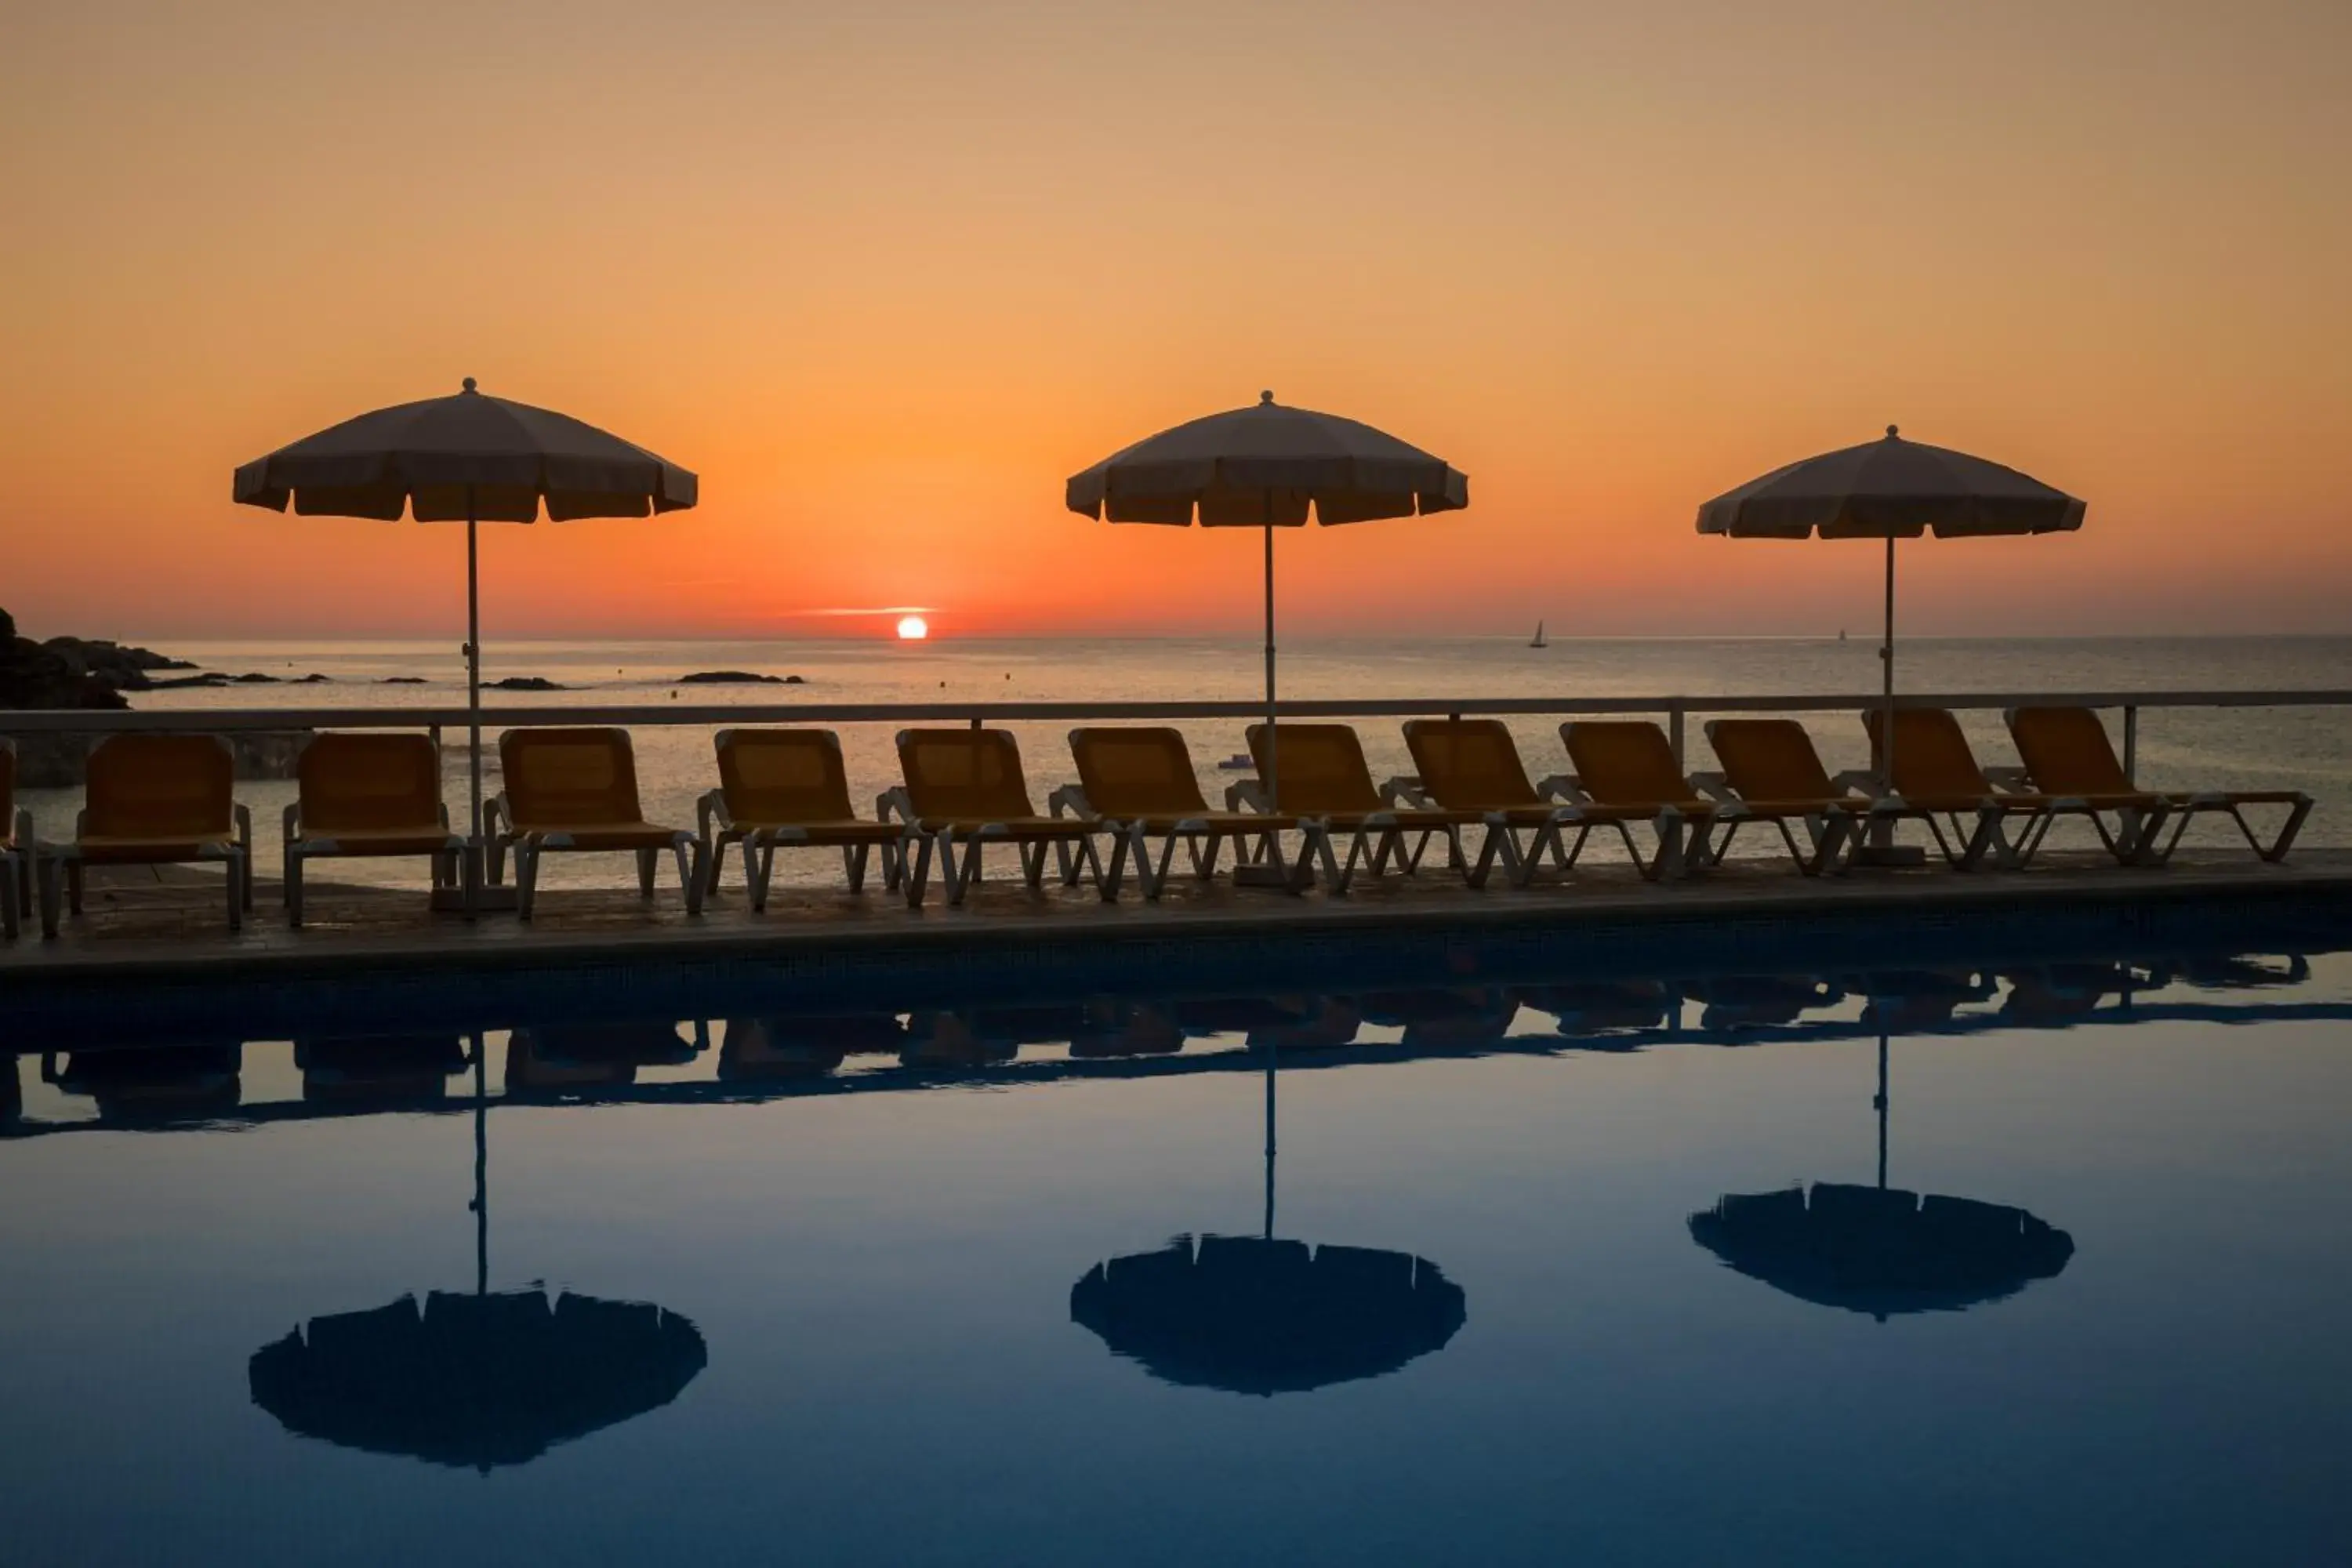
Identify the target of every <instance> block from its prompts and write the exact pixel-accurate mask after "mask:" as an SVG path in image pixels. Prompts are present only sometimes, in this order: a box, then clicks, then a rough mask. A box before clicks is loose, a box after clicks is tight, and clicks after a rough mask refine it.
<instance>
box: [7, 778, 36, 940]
mask: <svg viewBox="0 0 2352 1568" xmlns="http://www.w3.org/2000/svg"><path fill="white" fill-rule="evenodd" d="M0 831H5V834H6V837H0V936H5V937H6V938H7V939H9V940H11V941H14V940H15V939H16V933H17V931H19V930H20V929H22V927H21V924H20V922H21V921H22V920H23V917H24V916H26V915H29V914H31V913H32V912H33V814H32V813H31V812H29V811H27V810H26V809H25V808H24V807H22V806H20V805H17V804H16V742H14V741H12V740H10V739H9V738H8V737H7V736H5V735H0Z"/></svg>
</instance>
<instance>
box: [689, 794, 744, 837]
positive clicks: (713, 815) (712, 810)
mask: <svg viewBox="0 0 2352 1568" xmlns="http://www.w3.org/2000/svg"><path fill="white" fill-rule="evenodd" d="M714 822H715V823H717V824H718V825H719V827H720V828H721V829H725V828H730V827H732V826H735V822H734V819H733V818H732V817H730V816H728V815H727V792H726V791H725V790H723V789H712V790H705V791H703V792H702V794H701V795H699V796H698V797H697V798H696V800H695V803H694V836H695V837H697V838H698V839H700V840H701V841H702V842H703V843H705V844H708V843H709V842H710V825H711V824H712V823H714Z"/></svg>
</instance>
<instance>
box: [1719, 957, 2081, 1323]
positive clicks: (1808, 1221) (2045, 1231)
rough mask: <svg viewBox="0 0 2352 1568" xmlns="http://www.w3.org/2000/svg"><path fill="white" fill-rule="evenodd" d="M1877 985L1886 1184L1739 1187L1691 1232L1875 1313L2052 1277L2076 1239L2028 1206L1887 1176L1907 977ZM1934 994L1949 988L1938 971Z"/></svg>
mask: <svg viewBox="0 0 2352 1568" xmlns="http://www.w3.org/2000/svg"><path fill="white" fill-rule="evenodd" d="M1911 978H1912V977H1901V978H1899V979H1898V978H1897V977H1892V976H1881V977H1878V979H1877V980H1876V981H1874V982H1873V983H1871V984H1870V986H1869V994H1870V1004H1869V1005H1870V1010H1871V1013H1872V1014H1873V1015H1874V1016H1876V1017H1877V1018H1878V1019H1879V1020H1880V1024H1881V1032H1880V1034H1879V1037H1878V1094H1877V1097H1876V1099H1875V1100H1874V1106H1875V1108H1876V1110H1877V1111H1878V1184H1877V1185H1876V1186H1874V1187H1865V1186H1857V1185H1849V1184H1840V1183H1834V1182H1816V1183H1814V1184H1813V1185H1812V1187H1811V1190H1810V1191H1808V1190H1807V1189H1805V1188H1802V1187H1789V1188H1784V1189H1782V1190H1781V1191H1779V1192H1772V1193H1751V1194H1727V1195H1726V1196H1725V1197H1723V1198H1720V1199H1718V1200H1717V1203H1716V1205H1715V1206H1714V1207H1713V1208H1711V1209H1707V1210H1705V1211H1703V1212H1701V1213H1698V1214H1695V1215H1691V1216H1690V1233H1691V1239H1692V1240H1694V1241H1696V1242H1697V1243H1698V1244H1699V1245H1700V1246H1701V1247H1706V1249H1707V1250H1708V1251H1709V1252H1712V1253H1714V1254H1715V1255H1716V1256H1717V1258H1721V1259H1722V1260H1723V1261H1724V1262H1725V1263H1727V1264H1728V1265H1729V1266H1730V1267H1731V1268H1735V1269H1737V1270H1738V1271H1739V1272H1740V1273H1742V1274H1745V1275H1747V1276H1748V1277H1749V1278H1750V1279H1761V1280H1762V1281H1764V1283H1766V1284H1768V1285H1769V1286H1771V1287H1773V1288H1774V1289H1779V1290H1784V1291H1786V1292H1787V1293H1788V1294H1790V1295H1791V1296H1794V1297H1796V1298H1798V1299H1799V1300H1804V1301H1811V1302H1814V1303H1816V1304H1818V1305H1821V1306H1824V1307H1843V1308H1844V1309H1845V1310H1848V1311H1853V1312H1867V1313H1869V1314H1870V1315H1871V1316H1872V1317H1874V1318H1876V1319H1877V1320H1878V1321H1881V1322H1885V1321H1886V1319H1887V1318H1888V1317H1890V1316H1891V1315H1893V1314H1895V1313H1898V1312H1933V1311H1958V1310H1962V1309H1965V1308H1969V1307H1974V1306H1979V1305H1981V1304H1982V1303H1984V1302H1988V1301H1998V1300H2001V1299H2002V1298H2003V1297H2006V1296H2013V1295H2015V1294H2016V1293H2017V1292H2018V1291H2020V1290H2022V1289H2025V1287H2026V1286H2027V1285H2029V1284H2031V1283H2032V1282H2033V1281H2034V1280H2036V1279H2052V1278H2053V1277H2054V1276H2056V1275H2057V1273H2058V1272H2059V1270H2061V1269H2063V1268H2065V1267H2066V1261H2067V1259H2068V1258H2072V1257H2074V1237H2070V1236H2068V1235H2067V1234H2066V1233H2065V1232H2064V1231H2063V1230H2059V1229H2057V1228H2056V1227H2055V1226H2052V1225H2050V1224H2049V1223H2047V1222H2046V1221H2044V1220H2042V1219H2040V1218H2037V1217H2036V1216H2035V1215H2031V1214H2028V1213H2027V1212H2026V1211H2025V1210H2023V1209H2020V1208H2011V1207H2008V1206H2006V1205H2001V1204H1989V1203H1979V1202H1977V1201H1976V1200H1974V1199H1971V1198H1954V1197H1944V1196H1941V1195H1938V1194H1933V1193H1930V1194H1927V1196H1926V1197H1925V1198H1922V1197H1921V1196H1920V1195H1919V1194H1916V1193H1909V1192H1905V1191H1904V1190H1902V1189H1901V1188H1899V1187H1889V1186H1888V1185H1887V1184H1886V1125H1887V1114H1888V1104H1889V1101H1888V1096H1887V1092H1886V1066H1887V1060H1886V1058H1887V1039H1888V1036H1887V1033H1886V1028H1885V1026H1886V1020H1887V1019H1889V1018H1890V1017H1892V1016H1895V1013H1896V1012H1897V1011H1898V1010H1900V1009H1902V1008H1903V1007H1904V1006H1905V1005H1906V1003H1909V1002H1913V1001H1914V1000H1915V999H1914V998H1911V997H1910V996H1908V995H1907V994H1906V989H1907V987H1906V984H1904V982H1905V981H1906V980H1908V979H1911ZM1934 978H1936V979H1937V980H1938V982H1939V983H1938V984H1936V985H1935V986H1934V987H1933V990H1934V993H1935V996H1936V998H1937V1000H1941V999H1942V998H1943V997H1945V996H1947V995H1949V994H1953V988H1952V987H1951V985H1950V984H1948V983H1942V982H1941V977H1934Z"/></svg>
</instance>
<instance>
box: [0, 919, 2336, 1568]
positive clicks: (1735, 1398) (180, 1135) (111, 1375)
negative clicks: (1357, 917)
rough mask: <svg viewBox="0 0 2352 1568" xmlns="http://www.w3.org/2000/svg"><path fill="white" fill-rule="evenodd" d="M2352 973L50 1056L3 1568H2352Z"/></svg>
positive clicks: (1982, 967) (1061, 1009)
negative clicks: (1104, 1566)
mask: <svg viewBox="0 0 2352 1568" xmlns="http://www.w3.org/2000/svg"><path fill="white" fill-rule="evenodd" d="M2347 947H2352V941H2347V940H2346V936H2345V933H2343V932H2333V931H2318V932H2314V933H2312V934H2311V935H2310V936H2309V937H2308V938H2307V939H2305V940H2285V941H2280V942H2274V943H2273V942H2265V943H2264V944H2263V950H2262V951H2260V952H2240V951H2235V950H2234V949H2232V948H2231V947H2229V946H2227V945H2223V946H2219V947H2206V948H2198V949H2195V950H2183V949H2179V948H2175V949H2172V950H2168V951H2119V952H2110V953H2105V954H2075V955H2070V956H2068V957H2067V958H2066V959H2065V960H2064V961H2063V962H2056V961H2053V962H2048V963H2015V962H2012V961H2010V960H2006V959H2004V960H2000V961H1986V962H1985V963H1979V962H1976V961H1972V960H1971V958H1970V957H1969V954H1967V953H1965V952H1952V953H1948V954H1943V955H1940V956H1938V957H1936V958H1935V959H1933V961H1926V960H1923V961H1922V962H1921V963H1918V964H1916V965H1915V966H1910V967H1906V968H1905V969H1903V970H1901V971H1899V972H1897V971H1882V972H1878V973H1843V972H1842V971H1840V970H1838V969H1836V968H1835V967H1834V966H1832V967H1829V968H1828V969H1827V970H1826V972H1825V973H1811V974H1801V973H1772V974H1754V973H1748V974H1742V973H1736V972H1727V973H1716V974H1693V973H1683V974H1680V975H1678V976H1677V977H1675V978H1672V979H1664V978H1652V977H1649V976H1645V975H1643V974H1638V973H1628V974H1622V975H1617V976H1613V977H1612V978H1610V979H1609V980H1607V981H1606V982H1595V981H1593V980H1592V979H1591V978H1589V977H1586V978H1580V979H1575V980H1571V981H1568V982H1564V983H1560V984H1544V983H1541V982H1540V980H1536V981H1530V982H1528V983H1526V984H1510V985H1497V984H1484V983H1479V984H1464V985H1461V986H1458V987H1435V988H1423V989H1416V990H1409V991H1401V992H1396V993H1381V992H1378V991H1367V990H1364V989H1362V988H1360V987H1358V988H1356V989H1354V990H1352V991H1351V992H1349V994H1340V995H1333V994H1326V993H1324V992H1322V991H1320V990H1318V986H1317V984H1316V980H1315V976H1314V975H1313V974H1311V973H1302V974H1301V975H1300V976H1299V977H1298V984H1297V987H1296V988H1295V989H1293V990H1289V991H1286V992H1283V993H1281V994H1276V995H1271V996H1266V997H1254V998H1253V997H1244V998H1234V997H1219V996H1208V995H1192V996H1187V997H1181V998H1168V997H1154V996H1151V995H1150V994H1104V995H1095V996H1090V997H1075V998H1065V999H1051V998H1041V999H1036V1000H1034V1001H1033V1002H1031V1003H1029V1004H1025V1005H1021V1006H1018V1007H1013V1006H994V1007H989V1008H966V1009H952V1008H950V1009H931V1010H926V1011H919V1012H909V1013H904V1014H901V1013H897V1012H893V1011H892V1010H891V1008H890V1005H889V1002H890V999H889V998H888V997H887V995H877V997H876V999H875V1005H874V1006H873V1007H872V1008H871V1009H869V1010H867V1011H866V1012H865V1013H863V1014H862V1015H860V1016H855V1017H848V1016H839V1015H837V1014H836V1015H835V1016H831V1017H829V1018H825V1019H816V1020H813V1019H808V1018H801V1017H795V1016H792V1015H791V1014H790V1011H789V1009H788V1008H780V1009H779V1010H777V1011H773V1012H771V1013H768V1014H766V1015H764V1016H756V1017H755V1016H740V1017H738V1018H736V1019H734V1020H732V1021H730V1020H727V1019H705V1020H692V1019H689V1020H684V1021H679V1020H674V1019H670V1018H661V1019H655V1020H650V1021H642V1022H631V1021H628V1020H625V1019H618V1018H615V1019H608V1020H606V1021H604V1023H602V1024H582V1023H580V1022H578V1021H577V1020H568V1021H562V1022H551V1023H543V1024H542V1023H533V1022H528V1021H523V1020H519V1019H515V1018H505V1019H501V1020H500V1025H501V1026H500V1027H499V1028H495V1029H488V1030H486V1031H484V1033H483V1035H482V1037H481V1039H480V1042H479V1048H478V1057H477V1056H475V1055H473V1053H475V1051H476V1045H475V1040H474V1037H473V1035H472V1032H471V1031H470V1030H468V1029H467V1028H466V1027H464V1026H462V1023H458V1024H453V1025H452V1026H450V1027H448V1028H446V1029H440V1030H437V1031H425V1032H422V1033H420V1034H418V1035H415V1036H411V1037H406V1038H404V1039H401V1040H391V1041H387V1040H383V1039H375V1040H362V1041H359V1042H356V1043H354V1042H353V1041H352V1039H351V1038H349V1037H341V1038H330V1037H308V1038H305V1039H303V1040H302V1041H300V1042H299V1045H298V1044H297V1043H295V1042H292V1041H288V1040H276V1041H271V1040H258V1039H256V1040H247V1041H244V1042H242V1043H240V1044H238V1045H236V1046H226V1045H224V1044H222V1043H221V1042H219V1041H217V1040H215V1041H210V1042H205V1043H199V1044H194V1045H191V1044H188V1043H186V1042H170V1041H168V1040H166V1041H165V1042H163V1044H160V1045H158V1046H154V1047H146V1048H144V1049H142V1050H141V1051H139V1052H136V1053H129V1054H125V1053H121V1052H116V1053H106V1052H100V1051H84V1052H81V1053H79V1054H76V1053H71V1052H65V1053H59V1054H58V1055H56V1056H54V1057H51V1058H41V1057H38V1056H25V1057H22V1058H18V1061H17V1073H16V1098H15V1100H14V1101H13V1102H12V1103H10V1104H8V1105H7V1106H6V1107H5V1111H6V1114H5V1126H4V1127H0V1131H5V1134H6V1136H0V1194H5V1195H0V1258H5V1268H0V1454H5V1465H0V1500H5V1519H6V1521H7V1523H6V1525H5V1542H6V1544H5V1549H0V1559H5V1561H7V1562H9V1563H26V1564H48V1563H239V1564H273V1563H321V1562H338V1563H426V1562H430V1563H517V1562H565V1563H673V1562H675V1563H739V1562H740V1563H754V1562H758V1563H766V1562H781V1561H792V1562H803V1563H990V1562H1008V1563H1013V1562H1017V1563H1103V1562H1118V1563H1206V1562H1215V1563H1298V1562H1349V1563H1471V1562H1476V1563H1552V1562H1559V1561H1563V1560H1581V1561H1594V1562H1611V1563H1703V1562H1739V1563H1890V1562H1902V1563H2084V1562H2114V1563H2122V1562H2130V1563H2225V1562H2226V1563H2297V1564H2300V1563H2329V1562H2340V1561H2343V1560H2345V1557H2346V1554H2347V1545H2352V1494H2347V1490H2346V1489H2345V1488H2344V1486H2343V1484H2342V1477H2343V1473H2344V1467H2345V1461H2346V1459H2347V1458H2352V1405H2347V1400H2346V1398H2345V1390H2346V1389H2347V1387H2352V1340H2347V1336H2346V1335H2345V1333H2344V1332H2343V1318H2344V1303H2345V1301H2346V1299H2347V1288H2352V1218H2347V1215H2352V1205H2347V1203H2346V1201H2345V1193H2346V1191H2347V1178H2352V1148H2347V1140H2346V1139H2345V1137H2344V1121H2345V1111H2346V1107H2347V1103H2352V1030H2348V1029H2347V1019H2352V954H2347V953H2346V952H2341V951H2338V950H2339V949H2344V948H2347ZM550 1016H554V1015H553V1014H551V1015H550ZM1882 1037H1883V1038H1884V1042H1885V1043H1884V1047H1882ZM477 1063H478V1068H477ZM1269 1068H1271V1069H1272V1072H1271V1075H1270V1074H1269ZM1882 1070H1883V1071H1884V1074H1885V1078H1884V1082H1885V1088H1886V1099H1885V1103H1884V1115H1883V1117H1882V1114H1881V1110H1880V1107H1879V1106H1878V1105H1877V1104H1876V1103H1874V1101H1875V1100H1876V1097H1877V1096H1878V1094H1879V1091H1880V1088H1881V1083H1882V1077H1881V1075H1882ZM1269 1132H1271V1134H1272V1138H1273V1142H1274V1145H1275V1147H1276V1151H1277V1152H1276V1155H1275V1157H1274V1158H1273V1159H1272V1160H1271V1161H1269V1159H1268V1157H1267V1152H1266V1151H1267V1145H1268V1139H1269ZM1882 1160H1883V1162H1884V1174H1883V1182H1884V1186H1885V1191H1884V1192H1882V1191H1881V1187H1882ZM1915 1194H1916V1195H1915ZM478 1200H479V1201H480V1202H481V1204H482V1206H481V1208H480V1209H479V1210H476V1209H475V1208H473V1207H472V1205H474V1204H475V1203H476V1202H477V1201H478ZM1727 1200H1729V1201H1727ZM1269 1236H1270V1237H1273V1238H1275V1240H1273V1241H1269V1240H1268V1239H1267V1237H1269ZM1283 1243H1291V1244H1297V1245H1282V1244H1283ZM436 1292H438V1293H440V1294H439V1295H437V1296H436V1295H435V1294H434V1293H436ZM632 1303H634V1304H636V1305H634V1306H632V1305H629V1304H632ZM289 1336H290V1337H289Z"/></svg>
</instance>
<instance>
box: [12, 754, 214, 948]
mask: <svg viewBox="0 0 2352 1568" xmlns="http://www.w3.org/2000/svg"><path fill="white" fill-rule="evenodd" d="M87 766H88V773H87V782H86V783H85V784H84V794H83V805H82V810H81V815H80V816H79V818H77V819H76V821H75V825H74V841H73V842H72V843H71V844H57V845H48V844H45V845H42V846H41V847H40V848H39V852H38V853H39V858H40V883H41V931H42V934H43V935H45V936H55V935H57V933H58V872H59V870H60V869H62V870H63V871H64V873H65V878H66V885H67V888H68V899H69V901H70V907H71V909H72V910H73V912H74V913H75V914H79V913H81V896H82V868H84V867H86V866H170V865H180V864H184V863H187V862H190V861H214V860H217V861H220V862H221V863H222V865H223V868H225V869H226V872H227V874H228V890H227V891H228V926H229V930H231V931H236V930H237V929H238V928H239V927H241V926H242V925H243V924H244V923H245V911H246V910H249V909H251V908H252V907H253V814H252V813H251V812H249V811H247V809H246V808H245V807H244V806H242V805H238V804H237V802H236V757H235V754H234V753H233V752H231V751H230V750H229V743H228V742H226V741H225V740H223V739H222V738H221V737H220V736H218V735H151V734H126V735H109V736H108V737H106V739H104V740H102V741H100V742H99V743H98V744H97V745H95V746H93V747H91V748H90V752H89V763H88V764H87Z"/></svg>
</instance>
